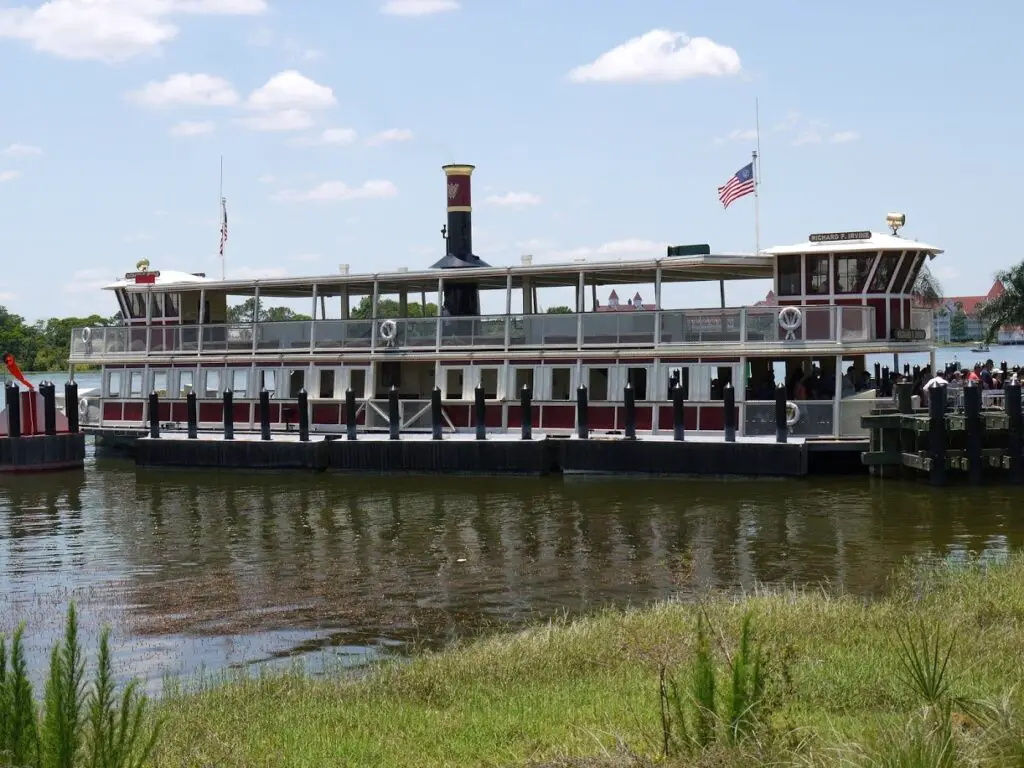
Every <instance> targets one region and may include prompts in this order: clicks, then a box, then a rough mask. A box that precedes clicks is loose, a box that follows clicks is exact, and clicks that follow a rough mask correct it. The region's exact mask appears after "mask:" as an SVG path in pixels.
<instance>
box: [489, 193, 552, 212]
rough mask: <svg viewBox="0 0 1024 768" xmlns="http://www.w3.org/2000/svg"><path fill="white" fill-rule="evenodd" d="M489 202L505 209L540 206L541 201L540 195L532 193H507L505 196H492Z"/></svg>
mask: <svg viewBox="0 0 1024 768" xmlns="http://www.w3.org/2000/svg"><path fill="white" fill-rule="evenodd" d="M487 202H488V203H490V204H491V205H500V206H503V207H505V208H525V207H527V206H531V205H540V204H541V199H540V196H539V195H535V194H533V193H531V192H506V193H505V194H504V195H490V196H489V197H488V198H487Z"/></svg>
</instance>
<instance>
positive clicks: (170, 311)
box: [164, 293, 181, 317]
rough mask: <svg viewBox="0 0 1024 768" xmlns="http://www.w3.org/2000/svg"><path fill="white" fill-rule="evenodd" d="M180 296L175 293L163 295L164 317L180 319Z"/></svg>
mask: <svg viewBox="0 0 1024 768" xmlns="http://www.w3.org/2000/svg"><path fill="white" fill-rule="evenodd" d="M180 306H181V296H180V295H179V294H177V293H165V294H164V317H181V310H180V309H179V307H180Z"/></svg>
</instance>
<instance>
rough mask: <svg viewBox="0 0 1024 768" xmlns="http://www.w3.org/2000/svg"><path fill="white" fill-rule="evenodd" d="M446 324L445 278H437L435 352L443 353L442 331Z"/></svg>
mask: <svg viewBox="0 0 1024 768" xmlns="http://www.w3.org/2000/svg"><path fill="white" fill-rule="evenodd" d="M443 323H444V278H443V277H439V278H437V331H436V333H435V338H434V351H435V352H440V351H441V329H442V327H443V326H442V324H443Z"/></svg>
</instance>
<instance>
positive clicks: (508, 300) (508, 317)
mask: <svg viewBox="0 0 1024 768" xmlns="http://www.w3.org/2000/svg"><path fill="white" fill-rule="evenodd" d="M511 326H512V273H511V272H509V273H508V274H507V275H506V276H505V351H506V352H507V351H508V345H509V342H510V341H511V334H512V328H511ZM506 362H507V361H506Z"/></svg>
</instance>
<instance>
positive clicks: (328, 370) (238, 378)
mask: <svg viewBox="0 0 1024 768" xmlns="http://www.w3.org/2000/svg"><path fill="white" fill-rule="evenodd" d="M443 170H444V172H445V175H446V185H447V192H448V222H447V226H446V227H445V228H444V229H443V230H442V234H444V235H445V242H446V245H447V250H446V253H445V255H444V257H443V258H442V259H441V260H440V261H439V262H437V263H436V264H434V265H433V267H431V268H430V269H425V270H419V271H401V270H400V271H395V272H388V273H363V274H357V273H350V272H349V271H348V269H347V268H345V267H343V268H342V269H341V270H339V273H338V274H327V275H320V276H315V277H284V278H277V279H259V280H214V279H210V278H207V277H205V276H204V275H202V274H187V273H182V272H172V271H167V270H151V269H150V268H149V264H148V263H147V262H145V260H143V261H142V262H140V264H139V265H138V268H137V269H136V270H135V271H133V272H130V273H128V274H126V275H125V277H124V278H123V279H120V280H118V281H116V282H114V283H113V284H111V285H109V286H107V290H109V291H111V292H112V293H113V295H114V298H115V299H116V301H117V303H118V305H119V307H120V310H121V314H122V317H123V324H122V325H119V326H112V327H94V328H79V329H76V330H75V331H74V335H73V338H72V348H71V356H70V360H71V375H72V376H74V369H75V366H76V365H78V364H85V365H89V366H101V367H102V386H101V388H100V390H99V392H98V393H95V394H92V395H91V396H90V397H88V398H84V399H83V402H82V403H81V404H80V413H81V415H82V417H83V423H84V424H85V425H86V427H87V429H92V430H97V429H103V430H106V429H113V430H131V429H133V428H135V429H138V428H142V427H143V426H144V425H145V424H146V423H147V422H148V418H149V415H148V413H147V408H148V397H149V394H150V393H151V392H153V391H155V392H157V393H158V394H159V396H160V399H159V409H160V414H159V418H160V420H161V421H162V422H164V423H165V424H168V425H170V427H171V428H172V429H173V428H174V425H175V424H177V425H180V426H181V428H184V425H185V422H186V418H187V417H186V412H187V411H186V408H187V406H186V397H187V395H188V393H189V392H192V391H194V392H195V393H196V394H197V397H198V403H199V407H198V412H199V421H200V429H204V430H211V431H212V430H219V429H220V428H221V425H222V420H223V407H224V406H223V402H224V400H223V393H224V391H225V390H227V389H230V390H231V391H232V392H233V396H234V401H233V409H234V420H235V424H236V428H237V429H245V428H246V425H248V426H249V427H251V428H255V429H258V427H259V423H260V412H259V394H260V392H261V391H262V390H264V389H266V390H267V391H268V392H269V393H270V397H271V422H272V424H273V425H274V428H275V429H286V428H287V427H288V425H290V424H294V423H295V422H296V421H297V414H296V398H297V396H298V394H299V391H300V390H302V389H305V390H306V391H307V393H308V396H309V403H310V424H311V429H312V430H314V431H316V432H320V433H332V432H337V433H341V432H343V431H344V430H345V424H346V419H347V415H346V413H345V397H346V390H348V389H351V390H352V392H353V393H354V395H355V398H356V400H357V404H358V409H359V415H358V423H359V425H360V429H364V430H386V429H387V427H388V416H387V414H388V397H389V392H390V391H391V389H392V387H394V388H396V389H397V392H398V394H399V397H400V401H401V423H402V430H403V431H416V430H429V429H430V396H431V392H432V390H433V389H434V388H435V387H439V388H440V390H441V397H442V400H443V416H444V419H445V422H446V424H447V426H448V428H449V429H450V430H453V431H466V430H471V429H473V428H475V422H474V419H475V416H474V413H475V409H474V407H473V403H474V390H475V388H477V387H480V388H482V389H483V392H484V395H485V398H486V401H487V405H486V426H487V428H488V429H489V430H495V431H499V430H514V429H518V428H519V427H520V395H521V392H522V390H523V387H529V388H530V391H531V393H532V398H533V428H534V429H535V430H538V431H539V432H542V433H550V434H558V433H563V434H565V433H569V432H571V430H572V429H573V427H574V425H575V417H576V401H577V389H578V388H579V387H581V386H585V387H586V388H587V396H588V400H589V408H588V411H589V425H590V429H591V431H592V432H593V433H595V434H601V433H604V432H614V431H617V430H621V429H622V428H623V426H624V407H623V390H624V387H625V386H626V384H627V382H628V383H629V384H630V385H631V386H632V388H633V390H634V393H635V398H636V404H637V410H636V414H637V430H638V431H639V432H650V433H655V434H656V433H659V432H661V433H665V432H671V431H672V407H671V394H670V393H671V390H672V388H673V387H674V386H676V385H678V386H681V387H682V389H683V395H684V397H685V401H686V403H685V411H684V416H685V428H686V429H687V430H698V431H703V432H715V431H719V430H722V429H723V427H724V410H723V397H724V391H725V387H726V385H731V386H732V387H733V388H734V393H735V402H736V409H737V419H736V424H737V427H738V432H739V434H740V435H773V434H774V433H775V405H774V401H775V386H776V384H778V383H785V384H786V387H787V396H788V399H789V400H790V401H791V405H790V408H789V414H790V419H789V420H790V429H791V433H792V434H794V435H797V436H806V437H811V436H831V437H845V436H863V435H864V434H865V433H864V431H863V430H862V429H861V427H860V416H861V415H862V414H864V413H866V412H867V411H868V410H869V409H870V407H871V405H872V401H873V400H874V397H875V393H874V390H873V389H871V390H868V389H867V388H866V379H867V378H868V377H869V373H868V372H867V358H868V357H869V356H873V355H879V354H886V355H893V356H894V364H895V365H898V356H899V355H900V354H903V353H922V352H925V353H928V352H930V353H931V359H932V363H933V369H934V355H935V350H934V345H933V343H932V341H931V333H932V316H931V311H930V310H927V309H920V308H917V307H914V306H913V305H912V301H911V298H912V296H911V291H912V287H913V285H914V283H915V280H916V278H917V275H918V272H919V271H920V269H921V267H922V265H923V264H924V263H925V261H926V260H927V259H930V258H933V257H934V256H936V255H937V254H939V253H942V251H941V250H940V249H938V248H936V247H934V246H931V245H926V244H923V243H919V242H916V241H914V240H909V239H906V238H904V237H901V236H899V235H898V230H899V228H900V226H902V224H903V223H904V221H905V219H904V217H902V216H901V215H893V214H891V215H890V216H889V219H888V223H889V227H890V229H891V233H878V232H869V231H857V232H834V233H824V234H817V235H811V236H810V237H809V238H808V240H807V241H806V242H803V243H799V244H797V245H790V246H784V247H777V248H770V249H768V250H765V251H763V252H761V253H758V254H735V253H712V252H711V249H710V248H709V247H707V246H680V247H670V248H669V249H668V252H667V253H666V255H665V256H664V257H659V258H645V259H633V260H620V261H583V260H580V261H574V262H572V263H564V264H534V263H532V260H531V259H530V258H529V257H523V260H522V263H520V264H515V265H509V266H490V265H488V264H486V263H485V262H483V261H482V260H481V259H480V258H479V257H478V256H476V255H474V254H473V247H472V224H471V210H472V208H471V197H470V178H471V174H472V172H473V166H470V165H451V166H445V167H444V169H443ZM750 279H770V280H772V281H773V284H774V285H773V291H772V294H770V296H769V299H768V300H767V301H765V302H760V303H759V304H757V305H753V306H741V307H726V306H724V296H725V289H724V286H725V284H726V282H727V281H739V280H750ZM695 281H713V282H718V283H719V284H720V285H721V287H722V290H721V294H720V295H721V296H722V297H723V301H722V306H719V307H712V308H702V309H686V308H672V307H669V306H666V303H665V302H664V301H663V297H664V296H665V293H666V290H665V289H666V288H667V287H668V286H670V285H671V284H675V283H692V282H695ZM635 286H648V289H649V290H653V303H650V304H644V303H643V301H642V299H641V298H640V296H639V295H636V296H634V299H633V300H632V301H628V302H626V301H624V302H619V301H617V296H618V293H617V292H616V290H615V289H618V290H623V291H625V290H628V291H629V292H630V293H632V292H633V289H634V287H635ZM551 288H562V289H569V290H568V291H566V293H568V294H569V295H572V296H574V298H575V301H574V306H572V307H570V309H572V311H571V312H570V313H564V314H551V313H545V312H543V311H542V309H541V307H540V305H539V303H538V291H540V290H544V289H551ZM608 290H611V293H610V294H607V295H608V299H607V300H606V301H604V302H603V303H602V300H601V299H600V298H599V297H600V296H602V295H606V294H605V291H608ZM386 297H394V299H395V301H396V304H397V308H398V312H397V315H398V316H396V317H382V316H378V311H379V308H380V306H381V303H380V300H381V299H383V298H386ZM432 297H437V298H436V299H432V300H433V301H436V306H438V307H440V311H439V312H436V313H435V315H436V316H426V317H424V316H423V315H424V314H428V313H429V311H430V308H431V307H432V306H433V304H432V303H431V302H428V298H432ZM495 297H499V298H498V300H497V301H495ZM247 299H253V300H254V301H253V304H254V305H255V307H266V306H270V305H273V304H274V303H275V302H278V303H280V301H287V302H290V303H292V304H293V305H294V303H295V302H296V301H302V302H304V303H307V302H308V303H307V304H306V306H308V307H309V316H310V317H311V318H312V319H302V320H292V321H288V322H261V321H260V319H261V318H260V314H259V312H252V321H251V322H249V321H248V318H247V321H246V322H241V323H239V322H230V320H229V317H230V316H229V307H231V306H232V305H233V304H237V303H239V302H242V301H244V300H247ZM361 301H362V302H363V306H364V307H366V306H368V307H369V308H370V309H371V311H370V313H369V314H370V316H369V317H354V316H353V311H354V308H355V307H357V306H359V304H360V302H361ZM414 304H419V307H416V308H415V309H414ZM485 305H491V306H499V307H500V306H502V305H503V311H501V312H498V313H496V314H482V313H481V307H482V306H485ZM392 306H394V304H392ZM776 376H778V377H779V379H778V380H777V379H776Z"/></svg>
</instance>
